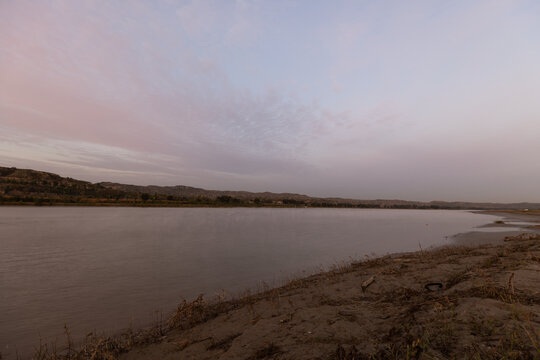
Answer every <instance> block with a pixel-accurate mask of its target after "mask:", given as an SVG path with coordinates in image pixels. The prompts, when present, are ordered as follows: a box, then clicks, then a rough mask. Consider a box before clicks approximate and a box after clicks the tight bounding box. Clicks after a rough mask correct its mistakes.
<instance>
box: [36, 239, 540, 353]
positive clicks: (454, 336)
mask: <svg viewBox="0 0 540 360" xmlns="http://www.w3.org/2000/svg"><path fill="white" fill-rule="evenodd" d="M539 275H540V235H538V234H522V235H519V236H513V237H506V238H505V239H504V241H501V243H500V244H491V245H481V246H476V247H466V246H453V247H445V248H439V249H435V250H431V251H423V250H421V251H418V252H414V253H405V254H395V255H389V256H385V257H381V258H375V259H366V260H364V261H360V262H355V263H352V264H349V265H344V266H336V267H335V268H334V269H333V270H331V271H328V272H325V273H321V274H317V275H313V276H310V277H307V278H301V279H296V280H293V281H291V282H289V283H288V284H287V285H285V286H283V287H280V288H276V289H263V291H261V292H260V293H257V294H254V295H250V294H245V295H244V296H241V297H238V298H237V299H234V300H227V296H226V295H225V294H221V295H220V296H217V297H215V298H213V299H210V300H209V301H208V302H207V301H206V300H205V298H203V297H199V298H197V299H195V300H193V301H191V302H184V303H182V304H180V305H179V306H178V310H177V312H176V313H175V314H173V315H172V316H171V317H170V318H168V319H162V320H160V321H157V322H156V324H155V326H154V327H152V328H150V329H146V330H142V331H127V332H126V333H125V334H123V335H122V336H119V337H116V338H99V337H98V336H94V335H92V334H90V335H89V336H88V337H87V340H86V343H85V344H84V345H83V347H82V348H81V349H82V350H78V351H75V350H72V349H74V348H75V347H76V346H75V345H73V344H71V345H70V348H71V350H64V351H58V350H57V351H55V353H56V355H54V354H53V353H54V352H53V351H52V350H51V349H50V348H49V349H48V350H46V349H45V348H44V347H42V349H41V350H42V351H41V353H38V354H37V355H36V358H39V359H47V358H55V356H56V358H64V359H68V358H69V359H90V358H92V359H98V358H106V359H109V358H120V359H125V360H137V359H265V358H267V359H271V358H272V359H387V358H392V359H405V358H418V359H432V358H443V359H444V358H471V359H472V358H478V357H480V358H482V359H486V358H487V359H499V358H509V359H534V358H538V357H539V356H540V341H539V336H540V276H539ZM428 283H440V285H439V284H434V285H432V286H430V287H429V289H426V288H425V286H426V284H428ZM362 285H364V286H362ZM439 286H440V289H439Z"/></svg>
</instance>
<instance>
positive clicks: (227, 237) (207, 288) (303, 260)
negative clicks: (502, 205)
mask: <svg viewBox="0 0 540 360" xmlns="http://www.w3.org/2000/svg"><path fill="white" fill-rule="evenodd" d="M497 219H498V218H497V217H495V216H491V215H483V214H473V213H470V212H467V211H447V210H385V209H380V210H378V209H377V210H374V209H273V208H255V209H254V208H103V207H49V208H47V207H0V353H1V354H2V355H3V358H4V359H6V358H13V357H14V356H15V355H16V354H17V353H18V354H19V355H22V356H23V357H24V356H28V354H30V353H31V351H32V348H33V346H34V345H36V344H38V343H39V338H40V336H41V337H42V338H43V339H44V340H48V341H52V340H54V339H55V338H56V337H58V339H61V338H62V333H63V329H64V324H66V325H67V326H68V328H69V329H70V331H71V333H72V335H73V337H75V338H81V337H83V336H84V335H85V334H87V333H88V332H90V331H93V330H97V331H98V332H101V331H104V332H107V333H113V332H115V331H118V330H119V329H123V328H126V327H128V326H130V324H133V325H134V326H140V325H145V324H148V323H149V322H151V321H152V319H154V318H155V317H156V316H157V315H156V311H157V312H163V314H165V315H166V314H168V313H169V312H170V311H171V310H172V309H173V308H174V307H175V305H176V304H177V303H178V302H179V301H180V299H181V298H182V297H185V298H187V299H190V298H193V297H195V296H197V295H198V294H200V293H205V294H208V295H213V294H215V293H217V292H218V291H219V290H220V289H225V290H226V291H228V292H230V293H236V292H239V291H242V290H245V289H247V288H253V287H255V286H257V284H260V282H261V281H265V282H266V283H268V284H270V285H279V284H280V282H281V281H283V280H284V279H286V278H288V277H290V276H298V275H302V274H303V271H305V273H309V272H313V271H314V270H316V269H317V268H320V267H321V266H322V267H325V266H329V265H332V264H336V263H339V262H343V261H347V260H350V259H355V258H356V259H357V258H362V257H364V256H365V255H370V256H371V255H383V254H386V253H391V252H401V251H415V250H418V249H419V248H420V246H421V247H422V248H423V249H426V248H428V247H430V246H438V245H445V244H451V243H452V240H451V239H450V237H451V235H453V234H457V233H462V232H467V231H471V230H473V229H474V228H475V227H477V226H479V225H482V224H486V223H490V222H493V221H494V220H497ZM59 341H60V340H59Z"/></svg>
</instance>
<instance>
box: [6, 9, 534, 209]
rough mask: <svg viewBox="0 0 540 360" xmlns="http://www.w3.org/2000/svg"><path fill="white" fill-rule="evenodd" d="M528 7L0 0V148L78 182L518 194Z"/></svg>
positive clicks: (530, 88)
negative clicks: (501, 165) (499, 169)
mask: <svg viewBox="0 0 540 360" xmlns="http://www.w3.org/2000/svg"><path fill="white" fill-rule="evenodd" d="M539 8H540V6H539V5H538V4H537V3H535V2H528V1H522V2H515V3H509V2H506V3H497V4H494V3H493V2H482V1H480V2H475V3H470V2H465V1H464V2H460V1H458V2H452V3H446V2H440V3H434V2H423V1H415V2H412V3H410V2H409V3H403V2H390V3H385V4H382V3H370V2H342V3H340V4H338V6H333V5H332V6H330V4H329V3H324V2H309V3H308V2H302V1H300V2H295V3H279V2H261V1H247V0H239V1H236V2H220V1H215V2H214V1H197V0H193V1H181V2H166V1H164V2H153V3H150V2H146V1H142V0H141V1H133V2H130V3H119V2H106V1H95V2H77V3H70V2H62V1H53V2H41V1H37V2H36V1H24V0H20V1H4V2H1V3H0V79H1V81H0V131H1V134H0V159H1V160H2V162H3V163H6V164H10V165H16V166H32V167H38V168H41V169H44V170H48V169H50V170H53V171H58V172H60V173H62V174H65V175H70V176H80V177H84V178H88V179H91V180H95V181H97V180H107V179H112V180H116V181H126V182H132V183H141V184H144V183H158V184H176V183H185V184H188V185H195V186H205V187H211V188H224V187H227V188H235V189H242V188H244V189H248V190H274V191H298V192H310V193H312V194H314V195H317V194H325V195H340V196H355V197H364V198H366V197H389V196H391V197H401V198H418V199H424V200H428V199H431V198H441V199H454V198H460V199H463V198H464V197H467V198H471V199H472V198H474V197H475V196H476V195H475V194H480V195H478V196H477V197H476V198H475V200H508V201H510V200H533V199H530V198H528V197H527V194H533V193H534V191H535V190H534V189H535V186H536V185H535V184H536V181H535V179H538V177H540V169H538V168H537V167H536V166H535V165H534V164H535V163H536V160H535V156H533V154H538V153H540V147H539V145H537V144H538V142H537V141H535V140H534V139H536V138H537V137H538V136H539V135H540V121H539V120H538V119H539V118H540V110H539V109H538V106H537V104H536V103H537V99H536V94H538V93H539V90H540V80H539V79H540V72H539V71H540V70H539V69H538V66H537V64H538V62H539V61H540V46H539V45H538V42H537V41H536V37H537V36H536V35H537V34H538V33H539V32H540V25H538V24H540V21H538V19H537V18H536V17H535V15H534V14H536V13H537V12H535V11H537V10H539ZM486 149H489V150H486ZM516 149H525V150H526V151H518V150H516ZM493 159H501V161H502V162H503V163H504V168H505V169H507V170H506V171H502V172H501V173H498V175H497V176H498V179H500V180H498V181H491V178H492V177H493V176H494V174H495V173H494V170H493V169H494V167H497V165H496V164H497V161H495V160H493ZM434 169H435V170H434ZM519 173H521V174H523V173H526V174H528V176H527V178H523V177H519V176H518V175H516V174H519ZM403 174H405V175H403ZM434 174H439V175H434ZM455 174H461V177H459V178H456V175H455ZM463 179H467V181H464V180H463ZM488 181H491V182H490V184H491V185H490V186H489V187H487V189H488V190H486V191H483V190H482V191H481V189H482V184H485V183H486V182H488ZM511 183H519V184H520V186H519V189H512V190H509V187H508V184H511ZM456 184H459V186H457V185H456ZM422 191H424V192H423V193H422ZM530 196H537V197H538V196H540V195H538V194H537V195H530ZM536 200H540V198H536Z"/></svg>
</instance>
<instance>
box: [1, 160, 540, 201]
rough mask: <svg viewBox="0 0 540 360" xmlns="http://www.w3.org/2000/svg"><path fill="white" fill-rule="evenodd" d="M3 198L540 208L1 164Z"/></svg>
mask: <svg viewBox="0 0 540 360" xmlns="http://www.w3.org/2000/svg"><path fill="white" fill-rule="evenodd" d="M0 204H4V205H6V204H20V205H24V204H28V205H113V206H289V207H295V206H299V207H358V208H408V209H410V208H413V209H540V204H539V203H513V204H500V203H472V202H445V201H431V202H418V201H405V200H384V199H377V200H359V199H342V198H318V197H311V196H308V195H302V194H292V193H271V192H259V193H254V192H248V191H226V190H206V189H201V188H195V187H190V186H184V185H177V186H156V185H149V186H140V185H127V184H119V183H111V182H100V183H96V184H93V183H90V182H88V181H81V180H76V179H72V178H69V177H62V176H59V175H56V174H52V173H48V172H43V171H36V170H30V169H17V168H7V167H0Z"/></svg>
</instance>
